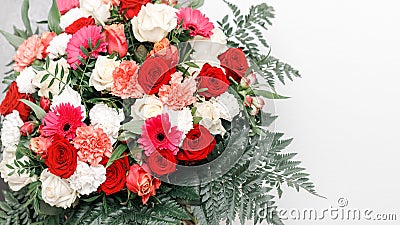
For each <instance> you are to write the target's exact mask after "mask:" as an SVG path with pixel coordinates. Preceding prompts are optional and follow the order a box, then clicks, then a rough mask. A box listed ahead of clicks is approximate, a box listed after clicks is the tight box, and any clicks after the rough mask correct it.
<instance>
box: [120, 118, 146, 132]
mask: <svg viewBox="0 0 400 225" xmlns="http://www.w3.org/2000/svg"><path fill="white" fill-rule="evenodd" d="M143 124H144V120H132V121H130V122H128V123H125V124H124V125H122V130H126V131H129V132H131V133H134V134H142V126H143Z"/></svg>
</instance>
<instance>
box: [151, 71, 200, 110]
mask: <svg viewBox="0 0 400 225" xmlns="http://www.w3.org/2000/svg"><path fill="white" fill-rule="evenodd" d="M182 80H183V77H182V73H180V72H177V73H174V74H173V75H172V78H171V81H170V85H163V86H162V87H161V88H160V90H159V92H158V95H159V96H160V100H161V102H162V103H163V104H164V105H165V106H168V108H170V109H172V110H181V109H183V108H184V107H186V106H188V105H191V104H193V103H195V102H196V97H194V96H193V95H194V93H195V92H196V89H197V88H196V81H195V79H194V78H193V77H189V78H187V79H185V80H184V81H183V82H182Z"/></svg>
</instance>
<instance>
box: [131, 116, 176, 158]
mask: <svg viewBox="0 0 400 225" xmlns="http://www.w3.org/2000/svg"><path fill="white" fill-rule="evenodd" d="M142 131H143V133H142V137H141V138H139V140H138V143H139V145H140V147H141V148H143V149H144V153H145V154H146V155H147V156H150V155H151V154H152V153H153V152H154V151H156V150H157V149H166V150H170V151H172V153H173V154H174V155H176V154H177V153H178V151H179V148H178V145H179V143H180V142H181V138H182V134H183V133H182V132H181V131H179V130H178V128H177V127H172V128H171V122H170V121H169V116H168V114H162V115H158V116H156V117H152V118H149V119H147V120H146V121H145V124H144V125H143V127H142Z"/></svg>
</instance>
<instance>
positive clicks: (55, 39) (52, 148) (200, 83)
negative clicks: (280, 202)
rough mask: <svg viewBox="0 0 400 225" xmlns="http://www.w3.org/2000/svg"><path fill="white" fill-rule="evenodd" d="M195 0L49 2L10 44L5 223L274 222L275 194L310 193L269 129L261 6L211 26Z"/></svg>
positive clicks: (270, 69)
mask: <svg viewBox="0 0 400 225" xmlns="http://www.w3.org/2000/svg"><path fill="white" fill-rule="evenodd" d="M202 3H203V2H202V1H199V0H196V1H183V2H180V1H174V0H80V1H79V0H53V2H52V6H51V9H50V12H49V16H48V20H47V21H43V22H41V23H45V24H48V29H49V31H46V32H42V33H40V32H39V29H37V30H36V32H33V30H32V25H31V22H30V20H29V17H28V10H29V0H24V1H23V5H22V19H23V22H24V25H25V29H17V28H15V30H14V31H15V32H14V33H13V34H12V33H8V32H5V31H1V33H2V34H3V35H4V36H5V38H6V39H7V40H8V41H9V42H10V44H11V45H13V46H14V47H15V48H16V53H15V55H14V58H13V61H12V63H11V64H10V66H11V65H12V70H11V71H10V72H9V73H8V75H7V76H6V77H5V79H4V82H5V83H6V84H8V88H7V90H6V95H5V98H4V100H3V102H2V103H1V105H0V113H1V115H2V116H3V122H2V128H1V142H2V146H3V159H2V161H1V163H0V172H1V176H2V178H3V179H4V181H6V182H7V183H8V185H9V187H10V189H11V190H12V192H7V191H4V197H5V201H4V202H0V221H1V223H2V224H201V225H205V224H219V223H220V222H221V221H225V222H226V223H227V224H231V223H232V222H233V221H234V220H235V219H236V218H239V219H240V221H241V223H242V224H243V223H244V222H245V221H246V220H251V219H252V220H254V223H260V222H262V221H267V222H268V223H272V224H282V221H281V220H280V218H279V215H278V214H277V212H276V206H275V200H274V196H276V195H278V196H281V194H282V188H281V186H282V185H283V184H284V183H286V184H287V185H288V186H289V187H294V188H296V189H299V188H303V189H305V190H307V191H309V192H310V193H312V194H316V192H315V190H314V186H313V184H312V183H311V182H310V181H309V179H308V175H307V174H306V173H304V169H303V168H301V167H299V162H298V161H293V157H294V156H295V154H293V153H283V152H282V151H283V149H284V148H285V147H286V146H287V145H289V143H290V142H291V140H282V139H281V138H282V136H283V134H281V133H274V132H273V127H272V126H271V124H272V123H273V122H274V120H275V119H276V116H273V115H272V114H270V113H267V111H268V109H271V108H272V107H271V106H273V101H272V100H274V99H281V98H285V97H284V96H281V95H278V94H277V93H276V91H275V88H274V84H275V79H279V81H280V82H282V83H284V82H285V79H286V78H289V79H290V80H292V78H293V77H299V76H300V75H299V73H298V71H296V70H294V69H293V68H292V67H291V66H289V65H288V64H285V63H282V62H281V61H279V60H278V59H276V58H274V57H273V56H271V55H270V54H269V53H268V54H264V53H263V52H268V50H269V46H268V44H267V42H266V40H265V38H264V33H263V30H266V29H267V26H268V25H270V24H271V22H270V19H271V18H273V16H274V11H273V8H272V7H270V6H268V5H267V4H265V3H263V4H260V5H256V6H252V7H251V8H250V10H249V13H248V14H246V15H243V14H242V13H241V11H240V9H239V8H238V7H237V6H235V5H233V4H231V3H228V2H226V3H227V4H228V6H229V7H230V8H231V9H232V12H233V18H232V16H228V15H227V16H225V17H224V18H223V19H222V20H221V21H220V22H218V23H213V22H211V20H210V19H209V18H208V17H207V16H206V15H205V14H203V12H201V11H200V10H198V9H197V8H198V7H200V6H201V5H202Z"/></svg>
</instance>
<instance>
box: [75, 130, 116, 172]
mask: <svg viewBox="0 0 400 225" xmlns="http://www.w3.org/2000/svg"><path fill="white" fill-rule="evenodd" d="M73 144H74V147H75V148H76V149H78V160H79V161H82V162H88V163H89V164H90V165H92V166H98V165H99V163H100V162H101V160H102V159H103V157H107V158H110V157H111V153H112V150H113V148H112V144H111V140H110V138H109V137H108V136H107V134H106V133H105V132H104V131H103V129H101V128H94V127H93V126H82V127H79V128H78V129H77V130H76V138H75V139H74V141H73Z"/></svg>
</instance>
